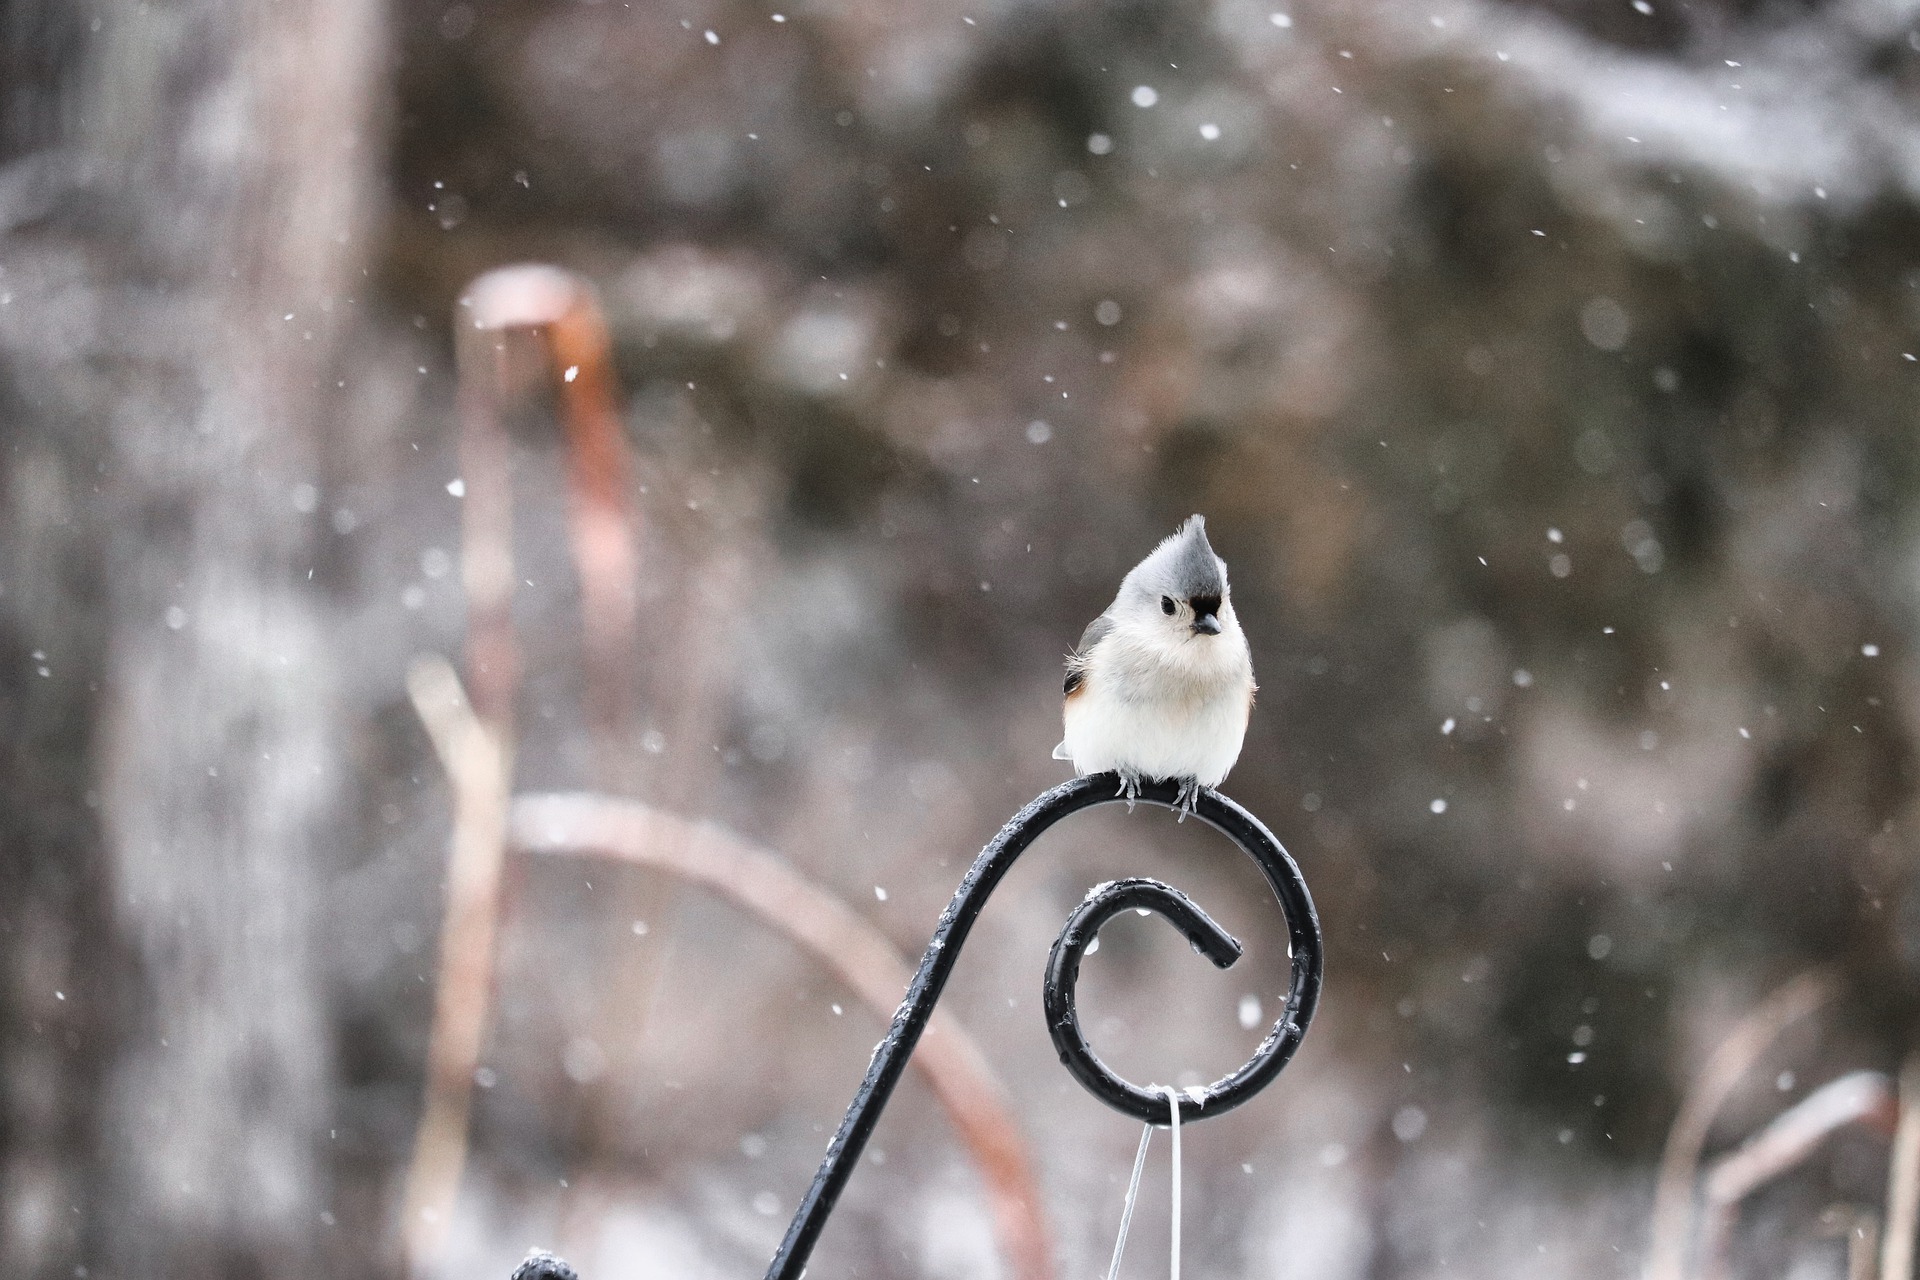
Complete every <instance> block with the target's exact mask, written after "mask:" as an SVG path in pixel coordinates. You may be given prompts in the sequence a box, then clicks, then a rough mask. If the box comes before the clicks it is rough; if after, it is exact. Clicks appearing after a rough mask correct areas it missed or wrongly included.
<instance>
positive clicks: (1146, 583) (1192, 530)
mask: <svg viewBox="0 0 1920 1280" xmlns="http://www.w3.org/2000/svg"><path fill="white" fill-rule="evenodd" d="M1127 577H1128V578H1129V579H1130V580H1131V581H1132V582H1133V583H1134V584H1136V585H1137V586H1138V587H1140V588H1141V589H1142V590H1143V591H1145V592H1148V593H1151V594H1154V595H1160V594H1167V595H1173V596H1177V597H1179V598H1180V599H1182V600H1191V599H1193V598H1194V597H1195V596H1213V597H1216V598H1217V597H1223V596H1225V595H1226V594H1227V565H1226V562H1225V561H1224V560H1222V559H1221V558H1220V557H1219V556H1217V555H1215V554H1214V553H1213V547H1212V546H1211V545H1210V544H1209V543H1208V542H1207V518H1206V517H1205V516H1201V515H1195V516H1189V517H1188V518H1187V522H1186V523H1185V524H1183V525H1181V526H1180V528H1179V531H1178V532H1176V533H1175V534H1174V535H1173V536H1172V537H1170V538H1168V539H1167V540H1166V541H1164V542H1162V543H1161V544H1160V545H1159V546H1157V547H1155V548H1154V549H1153V554H1152V555H1150V556H1148V557H1147V558H1146V559H1145V560H1142V561H1141V562H1140V564H1139V567H1138V568H1136V569H1134V571H1133V572H1132V573H1130V574H1128V575H1127Z"/></svg>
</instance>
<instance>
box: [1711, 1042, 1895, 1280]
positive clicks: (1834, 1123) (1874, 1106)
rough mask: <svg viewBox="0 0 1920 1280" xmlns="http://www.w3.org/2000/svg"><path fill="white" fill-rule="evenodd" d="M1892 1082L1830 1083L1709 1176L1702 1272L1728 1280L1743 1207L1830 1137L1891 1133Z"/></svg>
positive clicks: (1871, 1074)
mask: <svg viewBox="0 0 1920 1280" xmlns="http://www.w3.org/2000/svg"><path fill="white" fill-rule="evenodd" d="M1896 1112H1897V1107H1896V1104H1895V1101H1894V1094H1893V1082H1892V1081H1891V1080H1889V1079H1887V1077H1886V1076H1885V1075H1884V1074H1882V1073H1881V1072H1878V1071H1855V1072H1853V1073H1851V1074H1849V1075H1844V1076H1842V1077H1840V1078H1839V1079H1838V1080H1834V1081H1830V1082H1829V1083H1827V1084H1825V1085H1822V1086H1821V1087H1820V1088H1818V1089H1816V1090H1814V1091H1813V1092H1812V1093H1810V1094H1808V1095H1807V1096H1806V1097H1805V1098H1803V1099H1801V1100H1800V1101H1799V1102H1798V1103H1796V1104H1795V1105H1793V1106H1792V1107H1790V1108H1788V1109H1787V1110H1786V1111H1784V1112H1782V1113H1781V1114H1780V1115H1779V1116H1776V1117H1775V1118H1774V1120H1773V1123H1771V1124H1769V1125H1768V1126H1767V1127H1766V1128H1764V1129H1762V1130H1761V1131H1760V1132H1759V1133H1757V1134H1755V1135H1754V1136H1753V1137H1751V1138H1749V1139H1748V1140H1747V1141H1746V1143H1745V1144H1743V1145H1742V1146H1741V1147H1740V1149H1739V1150H1738V1151H1735V1152H1733V1153H1732V1154H1731V1155H1727V1156H1722V1157H1721V1158H1720V1159H1719V1160H1716V1161H1715V1162H1714V1163H1713V1165H1712V1166H1711V1167H1710V1168H1709V1169H1708V1170H1707V1176H1706V1179H1705V1194H1706V1201H1707V1203H1706V1221H1705V1224H1704V1226H1703V1227H1702V1230H1701V1236H1702V1241H1701V1246H1700V1249H1701V1257H1702V1262H1701V1267H1700V1272H1701V1274H1702V1275H1704V1276H1705V1277H1707V1280H1725V1277H1726V1276H1727V1242H1728V1239H1729V1237H1730V1236H1731V1235H1732V1233H1733V1226H1734V1222H1735V1220H1736V1218H1737V1217H1738V1215H1739V1212H1740V1203H1741V1201H1743V1200H1745V1199H1746V1198H1747V1197H1748V1196H1750V1195H1752V1194H1753V1193H1754V1192H1755V1191H1758V1190H1759V1189H1760V1188H1761V1187H1762V1186H1764V1185H1766V1184H1767V1183H1769V1182H1771V1181H1773V1180H1774V1179H1775V1178H1777V1177H1779V1176H1780V1175H1781V1174H1783V1173H1786V1172H1787V1171H1788V1170H1790V1169H1793V1168H1795V1167H1797V1166H1798V1165H1800V1164H1801V1163H1802V1162H1803V1161H1805V1160H1806V1159H1807V1158H1808V1157H1809V1156H1811V1155H1812V1154H1813V1153H1814V1152H1815V1151H1816V1150H1818V1149H1819V1147H1820V1144H1821V1143H1822V1142H1824V1141H1825V1140H1826V1139H1827V1138H1828V1137H1830V1136H1831V1135H1833V1134H1835V1133H1837V1132H1839V1131H1840V1130H1841V1129H1844V1128H1846V1127H1847V1126H1849V1125H1853V1124H1866V1125H1870V1126H1872V1127H1874V1128H1877V1129H1880V1130H1882V1131H1885V1132H1888V1133H1891V1132H1892V1130H1893V1126H1894V1122H1895V1120H1896V1118H1897V1115H1896Z"/></svg>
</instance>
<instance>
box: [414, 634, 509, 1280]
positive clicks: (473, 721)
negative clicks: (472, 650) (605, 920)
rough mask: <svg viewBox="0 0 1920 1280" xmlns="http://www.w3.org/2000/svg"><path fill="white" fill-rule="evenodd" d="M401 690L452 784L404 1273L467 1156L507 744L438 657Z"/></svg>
mask: <svg viewBox="0 0 1920 1280" xmlns="http://www.w3.org/2000/svg"><path fill="white" fill-rule="evenodd" d="M407 692H408V694H409V695H410V696H411V698H412V700H413V706H414V710H415V711H417V712H418V713H419V716H420V720H421V723H423V724H424V725H426V728H427V733H428V734H429V736H431V737H432V739H433V746H434V751H435V752H436V753H437V754H438V755H439V757H440V762H441V764H442V765H443V766H444V767H445V769H446V771H447V777H448V779H449V781H450V782H451V784H452V787H453V849H452V853H451V855H450V856H449V858H448V860H447V906H446V921H445V923H444V924H443V925H442V926H441V932H440V965H439V970H438V974H439V977H438V982H437V985H436V988H435V991H434V1006H433V1026H432V1030H431V1032H430V1033H429V1038H428V1041H427V1083H426V1099H425V1104H424V1106H423V1108H422V1114H421V1117H420V1128H419V1131H418V1132H417V1134H416V1135H415V1138H414V1148H413V1161H412V1164H411V1165H410V1166H409V1168H408V1172H407V1189H406V1196H405V1200H404V1206H405V1207H404V1209H403V1210H402V1217H401V1242H402V1248H403V1250H404V1254H405V1260H406V1268H407V1272H408V1274H411V1275H421V1274H424V1273H425V1272H426V1271H427V1270H428V1269H429V1267H430V1266H431V1264H432V1260H433V1258H434V1257H435V1255H436V1254H437V1253H438V1252H439V1249H440V1246H441V1244H442V1242H443V1241H444V1240H445V1238H446V1232H447V1227H448V1225H449V1224H450V1223H451V1221H452V1218H453V1205H454V1200H455V1197H456V1196H457V1195H458V1194H459V1191H460V1174H461V1170H462V1168H463V1167H464V1166H465V1164H466V1157H467V1117H468V1112H469V1110H470V1108H471V1105H472V1095H473V1073H474V1070H475V1068H476V1067H477V1066H478V1065H479V1061H480V1046H481V1040H482V1037H483V1036H484V1035H485V1034H486V1025H487V1007H488V1004H489V1003H490V1000H489V994H490V989H491V987H492V982H493V957H494V936H495V933H496V932H497V930H498V924H499V920H498V917H499V903H500V870H501V862H502V853H503V849H504V835H505V826H506V817H507V788H508V781H509V776H510V774H511V770H512V759H511V756H512V748H511V745H510V744H509V743H508V742H507V741H506V739H504V738H503V737H502V736H500V734H499V733H498V732H497V731H495V730H494V729H493V728H492V726H490V725H488V724H486V723H485V722H484V721H483V720H482V719H481V718H480V717H479V716H478V715H477V714H476V713H475V712H474V709H473V708H472V707H471V706H470V705H469V704H468V702H467V697H466V693H465V691H464V690H462V689H461V687H460V677H459V676H458V675H457V674H456V673H455V672H454V670H453V667H452V666H451V665H450V664H448V662H447V661H446V660H445V659H444V658H440V657H437V656H427V657H422V658H419V659H417V660H416V661H415V662H414V663H413V665H412V666H411V667H410V668H409V669H408V671H407Z"/></svg>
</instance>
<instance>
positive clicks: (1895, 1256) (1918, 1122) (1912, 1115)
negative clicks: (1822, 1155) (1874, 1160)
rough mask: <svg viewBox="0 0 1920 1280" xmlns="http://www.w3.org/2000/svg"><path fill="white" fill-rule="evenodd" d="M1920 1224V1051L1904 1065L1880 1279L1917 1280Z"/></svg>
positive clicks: (1882, 1244) (1889, 1173) (1888, 1180)
mask: <svg viewBox="0 0 1920 1280" xmlns="http://www.w3.org/2000/svg"><path fill="white" fill-rule="evenodd" d="M1916 1226H1920V1053H1915V1054H1911V1055H1909V1056H1908V1058H1907V1061H1906V1064H1905V1065H1904V1066H1902V1067H1901V1068H1900V1121H1899V1127H1898V1128H1896V1129H1895V1130H1894V1135H1893V1160H1892V1162H1891V1168H1890V1169H1889V1171H1888V1174H1887V1229H1886V1234H1885V1236H1884V1237H1883V1238H1882V1241H1881V1246H1880V1248H1881V1253H1880V1280H1913V1239H1914V1232H1915V1228H1916Z"/></svg>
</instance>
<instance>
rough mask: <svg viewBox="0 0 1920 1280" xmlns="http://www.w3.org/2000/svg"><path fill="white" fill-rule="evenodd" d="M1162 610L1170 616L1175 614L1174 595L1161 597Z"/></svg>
mask: <svg viewBox="0 0 1920 1280" xmlns="http://www.w3.org/2000/svg"><path fill="white" fill-rule="evenodd" d="M1160 612H1162V613H1164V614H1166V615H1167V616H1168V617H1169V618H1171V617H1172V616H1173V597H1172V596H1161V597H1160Z"/></svg>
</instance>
